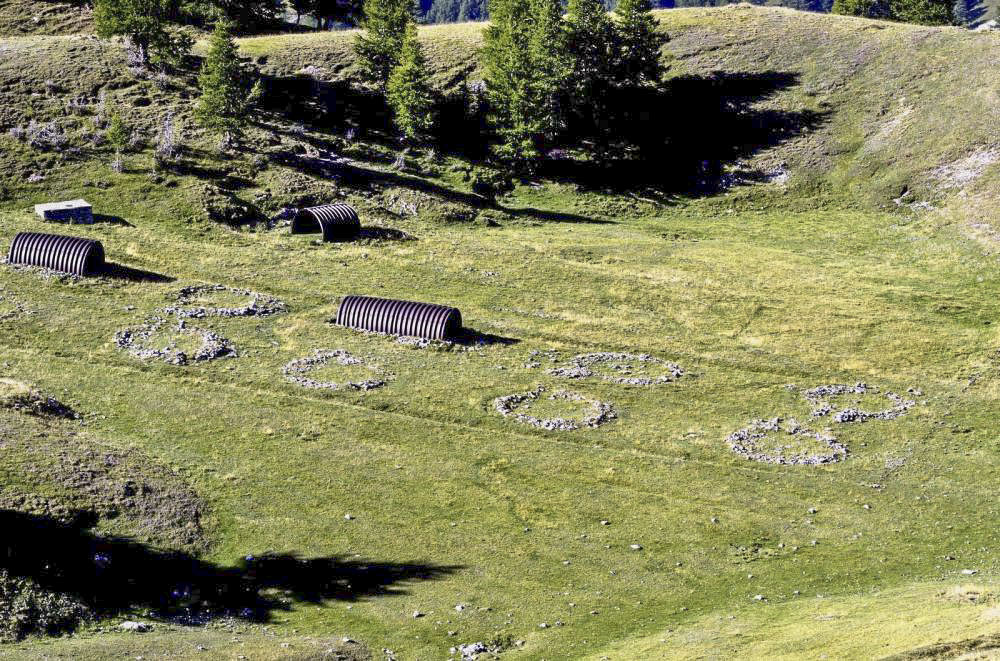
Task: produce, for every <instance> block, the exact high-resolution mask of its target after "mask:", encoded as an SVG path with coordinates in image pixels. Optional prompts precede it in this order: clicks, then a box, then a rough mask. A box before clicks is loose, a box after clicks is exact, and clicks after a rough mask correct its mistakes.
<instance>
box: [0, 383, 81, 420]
mask: <svg viewBox="0 0 1000 661" xmlns="http://www.w3.org/2000/svg"><path fill="white" fill-rule="evenodd" d="M0 407H3V408H9V409H11V410H14V411H18V412H19V413H28V414H31V415H37V416H48V417H54V418H66V419H68V420H77V419H79V418H80V414H78V413H77V412H76V411H74V410H73V409H71V408H70V407H68V406H66V405H65V404H63V403H62V402H60V401H59V400H57V399H55V398H52V397H49V396H47V395H45V394H43V393H41V392H39V391H38V390H36V389H35V388H32V387H31V386H29V385H28V384H25V383H21V382H20V381H14V380H13V379H0Z"/></svg>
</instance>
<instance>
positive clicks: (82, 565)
mask: <svg viewBox="0 0 1000 661" xmlns="http://www.w3.org/2000/svg"><path fill="white" fill-rule="evenodd" d="M95 523H96V519H95V517H93V516H92V515H90V514H89V513H88V514H83V515H80V516H77V517H76V520H74V521H72V522H70V523H63V522H60V521H56V520H54V519H51V518H48V517H41V516H36V515H32V514H25V513H22V512H17V511H12V510H5V509H0V530H2V531H3V541H0V569H2V570H6V572H7V573H8V575H10V576H13V577H15V578H27V579H30V580H31V581H33V582H34V583H35V584H37V585H38V586H39V587H41V588H43V589H45V590H49V591H52V592H55V593H60V594H65V595H70V596H73V597H75V598H76V599H79V600H80V601H82V602H83V603H85V604H86V605H87V606H89V607H90V608H91V609H93V611H94V612H95V613H96V614H98V615H110V614H114V613H120V612H127V611H131V610H134V609H140V608H141V609H149V610H150V611H151V613H152V616H153V617H158V618H164V619H181V620H184V621H187V622H191V623H204V622H207V621H209V620H211V619H213V618H216V617H220V616H230V617H239V618H242V619H246V620H251V621H256V622H267V621H269V620H270V619H271V616H272V613H273V612H274V611H277V610H286V611H287V610H291V609H292V605H293V604H294V603H295V602H300V603H301V602H305V603H310V604H319V603H322V602H325V601H329V600H342V601H355V600H358V599H361V598H364V597H373V596H379V595H391V594H406V589H405V585H406V584H407V583H410V582H413V581H426V580H436V579H441V578H444V577H446V576H448V575H450V574H453V573H454V572H456V571H458V570H459V569H461V567H458V566H435V565H428V564H422V563H403V564H396V563H386V562H368V561H365V560H361V559H346V558H342V557H337V556H332V557H323V558H308V559H306V558H300V557H298V556H296V555H295V554H274V553H268V554H264V555H261V556H247V557H245V558H243V559H241V560H240V562H239V563H238V564H237V565H236V566H234V567H220V566H218V565H215V564H212V563H210V562H205V561H203V560H200V559H198V558H196V557H194V556H192V555H190V554H187V553H181V552H174V551H164V550H159V549H155V548H152V547H150V546H147V545H144V544H140V543H137V542H134V541H132V540H129V539H124V538H119V537H105V536H101V535H100V534H98V533H95V532H92V531H91V528H92V527H93V526H94V524H95Z"/></svg>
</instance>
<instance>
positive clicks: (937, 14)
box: [890, 0, 955, 25]
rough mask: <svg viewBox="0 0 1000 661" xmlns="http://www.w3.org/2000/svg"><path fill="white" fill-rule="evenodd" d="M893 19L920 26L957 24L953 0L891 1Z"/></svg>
mask: <svg viewBox="0 0 1000 661" xmlns="http://www.w3.org/2000/svg"><path fill="white" fill-rule="evenodd" d="M890 6H891V7H892V14H893V18H894V19H896V20H897V21H903V22H904V23H918V24H920V25H952V24H953V23H954V22H955V5H954V1H953V0H890Z"/></svg>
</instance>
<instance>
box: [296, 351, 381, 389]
mask: <svg viewBox="0 0 1000 661" xmlns="http://www.w3.org/2000/svg"><path fill="white" fill-rule="evenodd" d="M331 362H333V363H335V364H337V365H343V366H345V367H349V366H352V365H357V366H360V367H364V368H366V369H368V370H371V372H372V373H373V378H371V379H365V380H363V381H344V382H343V383H336V382H333V381H316V380H314V379H310V378H309V377H308V376H305V375H306V374H309V373H310V372H312V371H313V370H315V369H317V368H320V367H322V366H324V365H327V364H329V363H331ZM281 371H282V372H283V373H284V374H285V378H286V379H288V380H289V381H291V382H292V383H296V384H298V385H300V386H302V387H304V388H321V389H327V390H340V389H341V388H349V389H352V390H372V389H374V388H380V387H382V386H384V385H385V384H386V382H387V380H388V379H389V378H390V375H389V374H388V373H387V372H385V371H384V370H382V368H380V367H379V366H377V365H373V364H371V363H369V362H368V361H365V360H362V359H361V358H357V357H356V356H353V355H351V354H350V353H348V352H347V351H345V350H344V349H317V350H316V351H314V352H313V355H311V356H307V357H305V358H298V359H296V360H293V361H292V362H290V363H288V364H287V365H285V366H284V367H283V368H282V370H281Z"/></svg>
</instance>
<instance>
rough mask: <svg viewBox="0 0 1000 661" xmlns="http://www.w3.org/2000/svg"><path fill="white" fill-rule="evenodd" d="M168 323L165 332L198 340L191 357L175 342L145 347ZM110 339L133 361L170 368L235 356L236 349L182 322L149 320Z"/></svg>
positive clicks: (159, 318)
mask: <svg viewBox="0 0 1000 661" xmlns="http://www.w3.org/2000/svg"><path fill="white" fill-rule="evenodd" d="M175 322H176V323H175ZM168 323H170V324H172V325H171V327H170V328H169V329H168V330H169V331H170V332H173V333H177V334H186V335H194V336H196V337H199V338H201V342H202V344H201V347H200V348H199V349H198V350H197V351H195V352H194V354H191V355H188V353H186V352H184V351H182V350H180V349H178V347H177V344H176V342H168V343H167V344H166V345H164V346H162V347H151V346H149V339H150V338H151V337H152V336H153V335H154V334H155V333H157V332H159V331H160V330H161V329H163V328H164V326H166V325H167V324H168ZM114 339H115V345H116V346H117V347H118V348H119V349H122V350H124V351H128V352H129V353H130V354H132V355H133V356H135V357H137V358H141V359H143V360H147V359H151V358H152V359H159V360H163V361H165V362H168V363H170V364H172V365H188V364H190V363H191V362H206V361H209V360H215V359H216V358H229V357H235V356H236V349H235V348H234V347H233V345H232V344H231V343H230V342H229V340H227V339H226V338H224V337H222V336H221V335H219V334H218V333H215V332H213V331H210V330H205V329H202V328H193V327H190V326H188V325H187V322H186V321H185V320H184V319H165V318H163V317H152V318H151V319H149V320H148V321H147V322H146V323H144V324H142V325H140V326H137V327H135V328H126V329H123V330H120V331H118V332H117V333H115V338H114Z"/></svg>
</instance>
